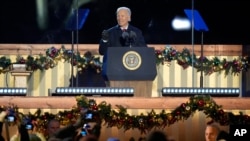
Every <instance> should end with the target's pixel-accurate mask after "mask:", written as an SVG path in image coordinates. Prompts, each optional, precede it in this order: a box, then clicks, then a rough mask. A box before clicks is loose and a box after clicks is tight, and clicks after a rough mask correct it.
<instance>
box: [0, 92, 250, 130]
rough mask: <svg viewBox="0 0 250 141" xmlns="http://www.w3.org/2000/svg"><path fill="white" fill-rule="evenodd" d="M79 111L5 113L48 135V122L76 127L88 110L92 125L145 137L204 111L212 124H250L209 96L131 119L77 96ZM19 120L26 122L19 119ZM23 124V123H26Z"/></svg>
mask: <svg viewBox="0 0 250 141" xmlns="http://www.w3.org/2000/svg"><path fill="white" fill-rule="evenodd" d="M76 102H77V105H76V107H73V108H72V109H71V110H65V111H60V112H58V113H57V114H51V113H48V112H45V113H43V114H42V113H41V110H40V109H38V110H37V112H36V113H34V114H31V113H29V114H27V115H24V114H22V113H19V112H18V108H17V107H15V106H12V107H4V106H2V107H3V108H2V109H6V108H9V109H13V110H12V111H15V113H19V114H18V115H22V117H25V119H26V120H27V119H29V120H30V122H32V123H33V124H34V125H35V126H36V129H37V131H38V132H42V133H44V132H45V127H46V125H47V122H48V120H49V119H51V118H57V119H59V120H60V121H61V124H63V125H68V124H71V123H74V122H75V121H76V120H77V119H78V117H79V111H80V110H81V109H82V108H88V109H89V110H91V111H92V112H93V115H94V116H93V119H92V121H95V122H99V123H103V124H104V125H106V126H107V128H110V127H117V128H118V129H123V130H124V132H125V131H127V130H130V129H138V130H139V131H140V132H141V134H145V133H147V132H149V131H150V130H151V129H154V128H164V127H167V126H170V125H172V124H174V123H176V122H178V121H183V120H187V119H188V118H189V117H191V116H192V115H193V114H194V113H195V112H196V111H203V113H204V114H205V115H206V116H207V118H211V121H210V122H217V123H219V124H220V125H223V126H226V125H233V124H250V116H248V115H243V113H242V112H239V114H238V115H234V114H233V113H232V112H225V111H224V110H223V109H222V106H220V105H218V104H217V103H216V102H215V101H214V100H213V99H212V97H211V96H209V95H195V96H191V97H190V98H189V100H188V101H187V102H184V103H180V106H178V107H176V108H175V109H174V110H172V111H171V112H166V109H162V111H161V112H160V113H156V112H155V111H154V110H151V112H149V113H147V114H144V113H141V114H139V115H130V114H129V113H127V109H126V108H124V107H123V106H122V105H116V106H117V108H116V109H112V108H111V107H112V106H111V104H108V103H107V102H105V101H103V102H101V103H99V104H97V103H96V101H95V100H94V99H87V98H86V97H85V96H83V95H80V96H76ZM27 117H28V118H27ZM17 119H19V120H21V119H24V118H17ZM22 121H23V120H22Z"/></svg>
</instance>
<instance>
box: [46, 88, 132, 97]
mask: <svg viewBox="0 0 250 141" xmlns="http://www.w3.org/2000/svg"><path fill="white" fill-rule="evenodd" d="M50 95H51V96H76V95H85V96H133V95H134V88H130V87H125V88H119V87H114V88H113V87H57V88H56V89H55V91H54V92H50Z"/></svg>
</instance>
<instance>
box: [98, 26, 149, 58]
mask: <svg viewBox="0 0 250 141" xmlns="http://www.w3.org/2000/svg"><path fill="white" fill-rule="evenodd" d="M131 31H133V32H134V33H135V34H136V38H135V40H133V41H132V42H129V43H128V42H127V41H126V40H125V39H124V38H123V37H122V32H123V31H122V30H121V28H120V27H119V25H116V26H114V27H111V28H110V29H108V30H107V32H108V42H103V40H100V43H99V53H100V54H101V55H105V53H106V51H107V48H108V47H129V46H130V45H131V46H132V47H147V45H146V43H145V40H144V37H143V35H142V32H141V30H140V29H138V28H136V27H134V26H132V25H129V26H128V29H127V33H130V32H131Z"/></svg>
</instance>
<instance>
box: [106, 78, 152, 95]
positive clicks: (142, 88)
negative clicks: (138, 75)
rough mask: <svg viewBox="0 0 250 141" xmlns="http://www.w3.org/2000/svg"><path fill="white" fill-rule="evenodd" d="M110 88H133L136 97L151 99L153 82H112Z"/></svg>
mask: <svg viewBox="0 0 250 141" xmlns="http://www.w3.org/2000/svg"><path fill="white" fill-rule="evenodd" d="M109 85H110V87H132V88H134V97H151V94H152V85H153V82H152V81H110V82H109Z"/></svg>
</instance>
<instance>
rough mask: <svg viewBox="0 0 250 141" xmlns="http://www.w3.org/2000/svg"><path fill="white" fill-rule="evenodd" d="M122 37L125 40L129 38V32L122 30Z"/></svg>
mask: <svg viewBox="0 0 250 141" xmlns="http://www.w3.org/2000/svg"><path fill="white" fill-rule="evenodd" d="M122 38H123V39H124V40H128V38H129V34H128V32H127V31H124V32H122Z"/></svg>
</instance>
